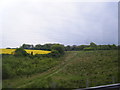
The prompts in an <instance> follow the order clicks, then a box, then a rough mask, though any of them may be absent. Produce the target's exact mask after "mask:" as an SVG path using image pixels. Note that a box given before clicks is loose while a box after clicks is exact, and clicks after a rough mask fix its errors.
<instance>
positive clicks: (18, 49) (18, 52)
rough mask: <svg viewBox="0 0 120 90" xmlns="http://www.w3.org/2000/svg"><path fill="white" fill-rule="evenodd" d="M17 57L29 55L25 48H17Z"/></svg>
mask: <svg viewBox="0 0 120 90" xmlns="http://www.w3.org/2000/svg"><path fill="white" fill-rule="evenodd" d="M14 55H15V56H27V55H28V53H27V52H26V51H25V50H24V49H23V48H17V49H16V50H15V52H14Z"/></svg>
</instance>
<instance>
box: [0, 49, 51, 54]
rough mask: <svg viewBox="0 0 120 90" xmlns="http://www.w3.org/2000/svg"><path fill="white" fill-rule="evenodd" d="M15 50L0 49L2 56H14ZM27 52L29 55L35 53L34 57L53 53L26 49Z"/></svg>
mask: <svg viewBox="0 0 120 90" xmlns="http://www.w3.org/2000/svg"><path fill="white" fill-rule="evenodd" d="M14 51H15V49H0V54H14ZM25 51H26V52H27V53H29V54H31V52H33V55H35V54H48V53H50V52H51V51H44V50H28V49H25Z"/></svg>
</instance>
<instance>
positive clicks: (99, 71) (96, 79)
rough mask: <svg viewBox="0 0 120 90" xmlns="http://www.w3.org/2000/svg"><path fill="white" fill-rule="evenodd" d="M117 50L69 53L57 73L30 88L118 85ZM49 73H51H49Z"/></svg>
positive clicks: (39, 79) (34, 81)
mask: <svg viewBox="0 0 120 90" xmlns="http://www.w3.org/2000/svg"><path fill="white" fill-rule="evenodd" d="M117 56H118V54H117V50H95V51H72V52H71V51H69V52H66V57H65V58H63V59H64V60H65V61H66V62H67V61H68V62H67V63H66V64H65V66H64V65H61V66H62V67H61V68H60V69H58V70H57V71H56V72H53V73H52V72H50V74H48V75H46V76H45V75H44V74H43V76H41V77H39V78H38V79H37V78H36V80H33V82H32V83H31V84H28V85H26V86H25V87H26V88H27V87H29V88H71V89H72V88H85V87H86V86H87V85H86V83H87V81H88V82H89V87H94V86H99V85H106V84H112V83H118V65H117V64H118V60H117ZM64 63H65V62H64ZM48 72H49V71H48Z"/></svg>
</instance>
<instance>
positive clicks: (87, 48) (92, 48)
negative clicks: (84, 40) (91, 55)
mask: <svg viewBox="0 0 120 90" xmlns="http://www.w3.org/2000/svg"><path fill="white" fill-rule="evenodd" d="M84 50H85V51H90V50H95V48H94V47H86V48H84Z"/></svg>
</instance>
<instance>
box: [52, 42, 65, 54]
mask: <svg viewBox="0 0 120 90" xmlns="http://www.w3.org/2000/svg"><path fill="white" fill-rule="evenodd" d="M52 50H54V51H53V52H54V53H55V52H56V53H59V54H60V55H63V54H64V46H63V45H60V44H55V45H53V46H52V47H51V51H52Z"/></svg>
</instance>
